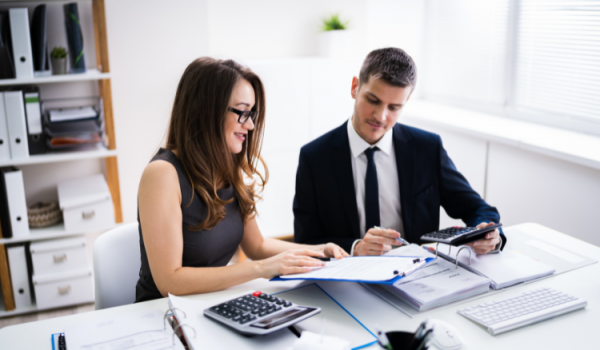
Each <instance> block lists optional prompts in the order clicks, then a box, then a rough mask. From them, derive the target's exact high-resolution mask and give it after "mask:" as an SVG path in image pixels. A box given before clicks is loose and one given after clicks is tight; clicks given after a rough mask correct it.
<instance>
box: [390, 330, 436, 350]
mask: <svg viewBox="0 0 600 350" xmlns="http://www.w3.org/2000/svg"><path fill="white" fill-rule="evenodd" d="M385 335H386V337H387V339H388V341H389V342H390V343H389V345H390V346H391V350H412V349H414V348H415V345H416V344H412V342H413V339H414V337H415V333H410V332H400V331H396V332H387V333H385ZM380 345H381V343H380ZM388 349H390V348H388ZM421 349H422V350H427V349H428V347H427V346H424V347H421Z"/></svg>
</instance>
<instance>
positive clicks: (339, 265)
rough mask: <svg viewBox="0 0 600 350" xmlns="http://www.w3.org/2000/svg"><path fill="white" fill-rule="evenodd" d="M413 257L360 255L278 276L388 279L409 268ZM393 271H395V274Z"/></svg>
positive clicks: (364, 279) (356, 279)
mask: <svg viewBox="0 0 600 350" xmlns="http://www.w3.org/2000/svg"><path fill="white" fill-rule="evenodd" d="M414 259H415V257H399V256H398V257H397V256H373V257H367V256H360V257H347V258H343V259H340V260H334V261H330V262H327V263H326V265H325V267H324V268H321V269H316V270H313V271H310V272H307V273H298V274H293V275H285V276H280V277H281V278H283V279H298V278H310V279H337V280H352V281H373V282H377V281H388V280H391V279H392V278H394V277H396V276H398V274H402V272H403V271H405V270H408V269H409V268H411V267H412V266H413V265H414V263H413V260H414ZM394 271H396V272H397V273H396V274H395V273H394Z"/></svg>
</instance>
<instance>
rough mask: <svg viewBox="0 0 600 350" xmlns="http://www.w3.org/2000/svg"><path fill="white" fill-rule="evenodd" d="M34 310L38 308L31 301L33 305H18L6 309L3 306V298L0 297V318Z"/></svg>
mask: <svg viewBox="0 0 600 350" xmlns="http://www.w3.org/2000/svg"><path fill="white" fill-rule="evenodd" d="M36 311H38V308H37V305H36V304H35V303H33V305H29V306H25V307H20V308H17V309H14V310H11V311H6V307H5V306H4V299H3V298H0V318H1V317H10V316H16V315H22V314H28V313H32V312H36Z"/></svg>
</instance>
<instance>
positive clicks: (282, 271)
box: [257, 245, 341, 278]
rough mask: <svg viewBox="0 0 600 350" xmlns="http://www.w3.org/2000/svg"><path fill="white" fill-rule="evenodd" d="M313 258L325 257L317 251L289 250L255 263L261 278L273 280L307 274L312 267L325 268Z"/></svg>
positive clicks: (323, 264)
mask: <svg viewBox="0 0 600 350" xmlns="http://www.w3.org/2000/svg"><path fill="white" fill-rule="evenodd" d="M326 246H327V245H326ZM336 247H337V246H336ZM338 248H339V247H338ZM340 249H341V248H340ZM323 250H325V248H323ZM313 256H314V257H319V258H323V257H325V255H324V254H323V253H322V252H320V251H317V250H310V249H289V250H286V251H285V252H283V253H280V254H277V255H275V256H272V257H270V258H268V259H264V260H259V261H257V263H258V264H259V266H260V269H261V273H260V275H261V276H262V277H263V278H273V277H275V276H280V275H290V274H294V273H304V272H309V271H311V270H312V268H313V267H322V266H325V263H324V262H323V261H321V260H317V259H313V258H311V257H313Z"/></svg>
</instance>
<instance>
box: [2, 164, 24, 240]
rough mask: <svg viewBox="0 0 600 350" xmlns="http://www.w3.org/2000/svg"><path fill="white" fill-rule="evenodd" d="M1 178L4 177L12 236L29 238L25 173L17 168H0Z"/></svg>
mask: <svg viewBox="0 0 600 350" xmlns="http://www.w3.org/2000/svg"><path fill="white" fill-rule="evenodd" d="M0 176H4V185H5V187H6V188H5V190H6V192H5V193H6V199H7V202H8V214H9V215H10V225H11V228H12V236H13V237H23V236H28V235H29V220H28V217H27V203H26V202H25V186H24V184H23V172H22V171H21V170H19V169H17V168H15V167H6V168H0Z"/></svg>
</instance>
